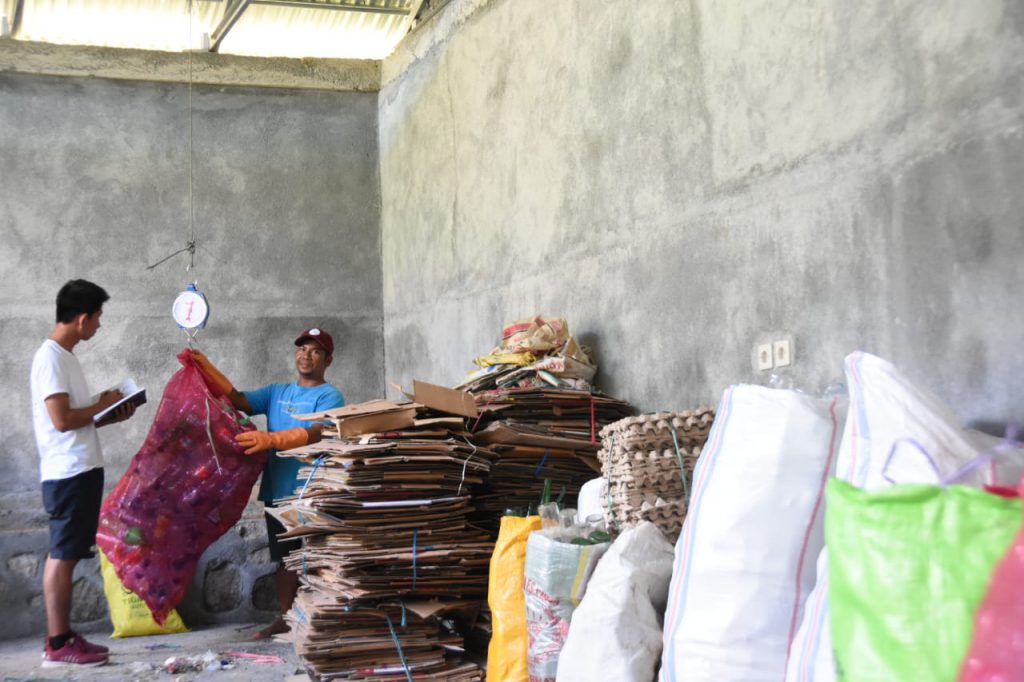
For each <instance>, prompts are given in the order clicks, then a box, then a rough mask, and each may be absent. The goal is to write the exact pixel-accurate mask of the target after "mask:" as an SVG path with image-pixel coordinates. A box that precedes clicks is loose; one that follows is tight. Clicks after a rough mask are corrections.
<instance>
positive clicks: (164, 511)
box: [96, 351, 266, 623]
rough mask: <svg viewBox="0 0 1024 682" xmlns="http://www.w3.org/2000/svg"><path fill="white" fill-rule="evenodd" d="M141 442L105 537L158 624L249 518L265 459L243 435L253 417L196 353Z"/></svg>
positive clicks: (184, 356)
mask: <svg viewBox="0 0 1024 682" xmlns="http://www.w3.org/2000/svg"><path fill="white" fill-rule="evenodd" d="M178 360H179V361H180V362H181V364H182V365H183V366H182V368H181V369H180V370H178V372H177V373H175V374H174V376H173V377H171V380H170V381H169V382H168V384H167V388H166V389H165V390H164V395H163V398H162V399H161V401H160V406H159V408H158V409H157V414H156V418H155V419H154V421H153V426H152V427H151V428H150V430H149V435H148V436H147V437H146V441H145V442H144V443H143V445H142V448H141V449H140V450H139V452H138V453H137V454H136V455H135V457H134V458H132V461H131V464H130V465H129V466H128V470H127V471H126V472H125V474H124V476H123V477H122V478H121V480H120V481H119V482H118V484H117V486H116V487H115V488H114V490H113V491H112V492H111V493H110V494H109V495H108V496H107V498H106V500H104V502H103V506H102V507H101V509H100V522H99V530H98V532H97V535H96V543H97V545H99V547H100V549H101V550H102V551H103V553H104V554H105V555H106V556H107V558H108V559H109V560H110V562H111V563H112V564H113V566H114V568H115V569H116V571H117V576H118V578H120V579H121V582H122V583H123V584H124V586H125V587H126V588H128V589H129V590H131V591H132V592H134V593H135V594H137V595H138V596H139V597H140V598H141V599H142V600H143V601H144V602H146V605H147V606H148V607H149V609H150V610H151V611H152V612H153V618H154V620H156V622H157V623H163V622H164V619H165V618H166V617H167V614H168V613H170V611H171V609H172V608H173V607H174V606H175V605H177V604H178V603H179V602H180V601H181V600H182V598H184V596H185V592H186V591H187V590H188V588H189V586H190V585H191V584H192V578H193V575H194V574H195V569H196V562H197V561H198V560H199V557H200V555H202V553H203V552H204V551H205V550H206V548H207V547H209V546H210V545H211V544H212V543H213V542H214V541H215V540H216V539H217V538H219V537H220V536H221V535H223V534H224V533H225V532H226V531H227V530H228V529H229V528H231V527H232V526H233V525H235V522H237V521H238V519H239V518H240V517H241V515H242V511H243V510H244V509H245V505H246V504H247V503H248V501H249V494H250V492H251V491H252V487H253V484H254V483H255V482H256V479H257V477H258V476H259V475H260V472H261V471H262V469H263V464H264V462H265V460H266V455H263V454H260V455H254V456H247V455H245V454H243V452H242V448H241V447H240V446H239V445H237V444H236V443H235V436H236V435H237V434H239V433H242V432H243V431H250V430H252V429H253V426H252V425H251V424H250V423H249V420H248V418H247V417H246V416H245V415H244V414H242V413H240V412H237V411H236V410H235V409H234V408H233V407H232V406H231V403H230V402H229V401H228V400H227V398H225V397H224V396H221V395H216V394H214V393H213V392H211V390H210V388H209V387H208V386H207V384H206V381H205V380H204V378H203V375H202V372H201V371H200V370H199V368H198V367H197V366H196V365H195V362H194V361H193V360H192V359H191V356H190V355H189V354H188V352H187V351H185V352H182V353H181V354H180V355H179V356H178Z"/></svg>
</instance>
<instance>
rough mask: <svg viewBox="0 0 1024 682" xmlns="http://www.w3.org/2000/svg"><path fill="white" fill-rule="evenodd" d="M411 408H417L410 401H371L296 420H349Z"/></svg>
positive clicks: (310, 414)
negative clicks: (350, 418)
mask: <svg viewBox="0 0 1024 682" xmlns="http://www.w3.org/2000/svg"><path fill="white" fill-rule="evenodd" d="M409 407H415V406H414V405H412V403H410V402H408V401H404V400H403V401H401V402H396V401H394V400H380V399H378V400H370V401H367V402H365V403H355V404H354V405H345V406H343V407H334V408H331V409H330V410H324V411H323V412H311V413H309V414H297V415H295V418H296V419H303V420H305V421H315V420H318V419H347V418H349V417H358V416H361V415H364V414H378V413H383V412H397V411H399V410H405V409H408V408H409Z"/></svg>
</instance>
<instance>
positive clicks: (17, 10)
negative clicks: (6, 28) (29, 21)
mask: <svg viewBox="0 0 1024 682" xmlns="http://www.w3.org/2000/svg"><path fill="white" fill-rule="evenodd" d="M24 10H25V0H14V12H12V14H11V35H10V37H11V38H17V37H18V31H20V30H21V15H22V14H23V13H24Z"/></svg>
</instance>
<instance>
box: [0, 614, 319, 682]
mask: <svg viewBox="0 0 1024 682" xmlns="http://www.w3.org/2000/svg"><path fill="white" fill-rule="evenodd" d="M261 627H263V624H258V625H257V624H255V623H254V624H252V625H248V626H246V625H239V624H237V623H233V624H228V625H213V626H207V627H204V628H197V629H194V630H192V631H191V632H185V633H182V634H177V635H156V636H152V637H127V638H124V639H110V636H109V635H110V633H109V632H102V631H100V632H87V633H84V634H85V635H86V636H87V637H88V638H89V639H90V640H91V641H93V642H95V643H97V644H103V645H104V646H107V647H110V662H109V663H108V664H107V665H104V666H100V667H98V668H74V669H72V668H42V667H40V663H41V662H42V650H43V638H42V637H41V636H39V637H27V638H21V639H11V640H5V641H0V681H2V682H20V681H21V680H54V681H57V680H96V681H100V680H110V681H113V680H118V681H119V682H120V681H124V680H139V681H140V682H148V681H150V680H152V681H153V682H156V681H158V680H167V681H170V680H176V681H179V682H192V681H193V680H209V681H210V682H238V681H240V680H245V681H246V682H249V681H250V680H252V681H256V682H270V681H271V680H273V681H275V682H278V681H280V680H289V682H293V681H297V680H308V679H309V678H308V677H307V676H306V674H305V673H304V672H303V670H302V666H301V664H300V662H299V658H298V657H297V656H296V655H295V650H294V649H293V648H292V645H291V644H286V643H282V642H275V641H273V640H271V641H267V640H263V641H252V639H251V638H252V636H253V635H254V634H255V633H256V632H257V630H259V628H261ZM208 652H212V655H211V654H208ZM204 657H205V660H204ZM172 658H173V659H176V660H175V661H174V662H172V663H171V664H170V665H168V660H169V659H172ZM168 667H170V668H171V669H172V670H175V671H176V672H173V673H170V672H168ZM204 667H205V668H209V669H206V670H199V671H197V670H196V668H204ZM214 668H219V669H214Z"/></svg>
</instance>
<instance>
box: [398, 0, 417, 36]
mask: <svg viewBox="0 0 1024 682" xmlns="http://www.w3.org/2000/svg"><path fill="white" fill-rule="evenodd" d="M420 7H423V0H412V7H410V8H409V14H408V15H406V17H405V19H403V20H402V25H401V26H400V27H399V29H398V35H399V40H401V39H402V38H404V37H405V34H406V33H408V32H409V29H410V28H411V27H412V22H414V21H416V15H417V14H419V13H420Z"/></svg>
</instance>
